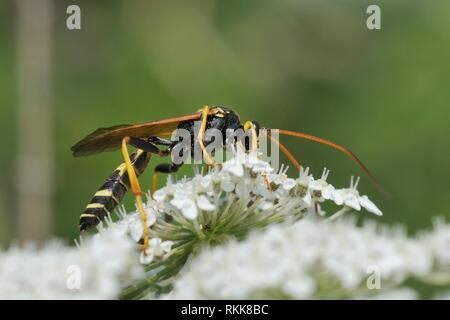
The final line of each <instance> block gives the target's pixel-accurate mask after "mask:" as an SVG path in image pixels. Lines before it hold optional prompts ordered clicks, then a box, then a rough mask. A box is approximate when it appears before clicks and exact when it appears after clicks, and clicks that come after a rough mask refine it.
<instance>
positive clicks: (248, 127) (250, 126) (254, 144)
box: [244, 121, 258, 152]
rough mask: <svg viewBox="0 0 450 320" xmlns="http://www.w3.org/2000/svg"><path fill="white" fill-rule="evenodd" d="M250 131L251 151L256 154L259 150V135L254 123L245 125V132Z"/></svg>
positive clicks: (248, 122)
mask: <svg viewBox="0 0 450 320" xmlns="http://www.w3.org/2000/svg"><path fill="white" fill-rule="evenodd" d="M248 130H251V133H252V136H251V137H252V144H251V151H252V152H256V150H257V149H258V135H257V132H256V127H255V125H254V124H253V122H252V121H247V122H245V124H244V132H245V133H247V131H248Z"/></svg>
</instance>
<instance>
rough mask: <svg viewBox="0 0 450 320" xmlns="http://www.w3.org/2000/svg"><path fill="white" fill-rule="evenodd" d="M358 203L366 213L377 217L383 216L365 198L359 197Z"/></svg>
mask: <svg viewBox="0 0 450 320" xmlns="http://www.w3.org/2000/svg"><path fill="white" fill-rule="evenodd" d="M359 203H360V204H361V206H362V207H363V208H364V209H366V210H367V211H369V212H372V213H374V214H376V215H377V216H382V215H383V212H381V210H380V209H378V207H377V206H376V205H375V204H374V203H373V202H372V201H370V200H369V198H368V197H367V196H362V197H359Z"/></svg>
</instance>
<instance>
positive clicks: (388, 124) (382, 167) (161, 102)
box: [0, 0, 450, 246]
mask: <svg viewBox="0 0 450 320" xmlns="http://www.w3.org/2000/svg"><path fill="white" fill-rule="evenodd" d="M30 2H32V1H30ZM37 2H39V1H37ZM49 4H50V5H49V7H50V10H51V12H52V14H51V15H52V16H53V18H52V20H51V23H50V27H51V35H50V40H51V41H50V44H49V46H50V48H49V52H50V53H51V57H50V62H51V63H50V71H49V72H50V76H51V78H50V84H51V86H50V88H49V95H50V103H49V104H51V106H49V107H48V108H49V110H50V111H49V114H50V119H49V122H50V123H51V126H50V127H49V128H50V130H51V135H50V139H49V140H50V141H48V143H50V144H51V149H52V150H53V151H52V152H51V154H50V155H49V156H50V159H52V160H53V164H52V165H50V168H51V172H52V178H51V181H50V186H51V188H50V190H51V192H50V194H49V195H46V196H47V197H48V199H49V201H50V204H51V209H50V212H49V214H50V220H51V221H50V226H49V228H50V229H49V230H50V231H47V232H46V233H47V234H45V235H44V236H49V235H56V236H58V237H62V238H65V239H67V240H68V241H69V240H71V239H72V238H74V237H76V236H77V235H78V231H77V225H78V219H79V214H80V212H81V211H82V210H83V209H84V206H85V205H86V204H87V202H88V201H89V200H90V198H91V196H92V195H93V193H94V192H95V191H96V190H97V188H98V187H99V186H100V185H101V184H102V182H103V180H104V179H105V178H106V177H107V176H108V175H109V174H110V173H111V171H112V170H113V169H114V168H115V166H116V165H117V164H119V163H120V162H121V155H120V153H119V152H115V153H105V154H99V155H96V156H93V157H87V158H77V159H76V158H73V157H72V156H71V152H70V151H69V148H70V147H71V146H72V145H73V144H74V143H75V142H77V141H78V140H79V139H80V138H82V137H84V136H85V135H86V134H88V133H90V132H91V131H92V130H94V129H95V128H97V127H102V126H110V125H114V124H121V123H132V122H141V121H146V120H151V119H160V118H167V117H172V116H176V115H181V114H186V113H190V112H192V111H194V110H197V109H198V108H199V107H201V106H203V105H205V104H210V105H212V104H223V105H227V106H232V107H234V108H235V109H236V110H237V111H238V112H239V113H240V115H241V118H242V119H256V120H258V121H259V122H260V123H261V124H262V125H264V126H266V127H273V128H286V129H291V130H297V131H302V132H306V133H311V134H314V135H318V136H321V137H325V138H328V139H330V140H333V141H336V142H339V143H341V144H343V145H345V146H347V147H349V148H350V149H352V150H353V151H354V152H355V153H356V154H357V155H358V156H359V157H360V158H361V159H362V160H363V161H364V162H365V163H366V165H367V166H368V167H369V168H370V169H371V171H372V172H373V173H374V174H375V175H376V177H377V178H378V180H379V181H380V182H381V184H382V185H383V187H384V188H385V189H386V190H388V192H389V193H390V195H391V197H390V198H389V199H387V198H384V197H383V196H382V195H381V194H380V193H379V192H378V191H377V190H376V189H375V188H374V187H373V186H372V185H371V184H370V182H369V181H368V180H367V179H366V178H365V177H362V181H361V183H360V190H361V192H362V193H366V194H368V195H369V196H370V197H371V198H372V199H373V200H374V202H375V203H376V204H377V205H378V206H379V207H380V208H381V209H382V210H383V212H384V216H383V217H380V218H376V219H377V220H378V221H380V222H383V223H387V224H394V223H400V224H405V225H406V226H407V228H408V231H410V232H414V231H416V230H420V229H424V228H427V227H429V226H430V225H431V222H432V220H433V218H434V217H438V216H441V217H446V218H449V217H450V206H449V199H448V198H449V196H450V182H449V178H450V165H449V161H450V150H449V146H450V143H449V142H450V125H449V124H450V121H449V119H450V106H449V101H450V90H449V85H450V68H449V66H450V62H449V57H450V19H449V18H448V16H449V12H450V2H449V1H445V0H442V1H440V0H435V1H424V0H422V1H406V0H404V1H401V0H399V1H376V0H373V1H360V0H353V1H350V0H346V1H333V0H326V1H325V0H320V1H318V0H308V1H307V0H277V1H273V0H272V1H269V0H247V1H238V0H231V1H230V0H227V1H218V0H200V1H176V2H175V1H144V0H131V1H130V0H127V1H125V0H122V1H118V0H116V1H92V0H90V1H87V0H85V1H61V0H60V1H49ZM70 4H77V5H79V6H80V7H81V22H82V30H73V31H70V30H68V29H67V28H66V18H67V17H68V15H67V14H66V8H67V6H68V5H70ZM369 4H377V5H379V6H380V7H381V26H382V28H381V30H374V31H371V30H368V29H367V27H366V19H367V17H368V14H366V8H367V6H368V5H369ZM39 15H40V11H37V12H35V14H34V16H35V18H36V19H37V21H38V22H39V21H40V20H39V19H40V16H39ZM20 23H21V22H20V19H18V6H17V3H15V2H14V1H5V0H1V1H0V133H1V137H2V146H1V149H0V181H1V184H0V243H1V244H2V245H3V246H5V245H7V244H9V243H10V242H11V241H12V239H15V238H16V237H17V234H18V232H19V231H18V229H19V228H20V226H19V224H18V222H17V221H18V215H19V214H21V213H20V212H19V211H18V206H19V204H18V202H19V201H20V199H19V198H20V197H18V195H17V192H18V191H17V190H20V186H18V181H20V180H17V170H19V169H18V168H20V166H18V165H17V158H18V157H17V153H18V150H19V148H20V146H19V144H20V141H19V140H18V138H17V137H18V134H17V133H18V131H19V128H18V121H19V114H20V113H18V112H17V110H18V108H19V104H20V101H23V99H22V98H21V97H20V95H26V94H27V92H24V91H23V90H22V91H20V90H18V84H17V83H18V81H19V80H18V76H17V74H18V68H20V64H21V63H22V62H21V55H20V54H19V53H18V50H19V49H18V47H19V46H18V41H17V36H18V25H19V24H20ZM22 23H23V22H22ZM25 38H26V36H25ZM30 38H33V36H30ZM32 40H33V39H31V41H32ZM34 40H37V43H39V39H34ZM32 51H33V50H31V57H33V53H32ZM28 53H30V52H28ZM22 56H23V55H22ZM30 59H31V60H32V58H30ZM38 82H39V79H38ZM35 125H36V126H37V128H39V123H38V124H35ZM36 131H37V132H33V134H34V135H35V136H36V137H37V136H39V135H40V132H39V130H36ZM38 140H39V139H38ZM282 141H283V142H285V144H286V146H288V147H289V148H290V149H291V150H292V151H293V153H294V154H295V155H296V156H297V157H298V158H299V159H300V160H301V162H302V163H303V164H305V165H307V166H310V167H312V169H313V173H314V174H315V175H319V176H320V174H321V172H322V168H323V167H324V166H326V167H327V168H330V169H331V175H330V178H329V181H330V182H331V183H333V184H334V185H335V186H344V185H347V184H348V183H349V178H350V176H351V175H362V174H361V172H360V171H359V169H358V167H357V166H355V165H354V163H352V162H351V161H350V160H349V159H348V158H346V157H345V156H344V155H341V154H339V153H337V152H336V151H334V150H332V149H328V148H326V147H324V146H321V145H318V144H313V143H310V142H307V141H300V140H296V139H294V138H284V139H283V140H282ZM158 161H159V160H156V161H154V162H153V163H152V166H150V168H149V170H147V173H146V174H145V175H144V176H143V179H142V180H141V181H142V184H143V185H144V187H146V188H148V186H149V185H150V172H151V169H152V167H153V164H155V163H157V162H158ZM282 161H283V162H287V160H286V159H284V158H283V160H282ZM38 172H39V168H34V170H31V171H30V172H27V177H28V179H30V181H35V182H36V183H38V184H39V178H40V175H39V174H37V173H38ZM191 172H192V169H191V168H184V169H183V170H182V171H181V172H180V173H179V174H178V175H179V176H181V175H183V174H189V173H191ZM291 173H292V174H295V173H294V172H293V171H292V172H291ZM160 182H161V183H163V181H160ZM44 194H45V193H44ZM125 204H126V206H127V208H129V209H131V208H133V205H132V197H131V196H130V195H128V197H127V200H126V201H125ZM29 214H33V212H31V213H30V212H29ZM363 216H364V217H366V218H372V217H370V216H369V214H364V215H363ZM35 218H36V219H39V217H35ZM30 227H31V228H32V227H33V226H32V225H31V226H30ZM22 238H23V237H22ZM24 238H27V237H26V235H25V237H24Z"/></svg>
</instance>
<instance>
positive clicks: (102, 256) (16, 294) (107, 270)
mask: <svg viewBox="0 0 450 320" xmlns="http://www.w3.org/2000/svg"><path fill="white" fill-rule="evenodd" d="M142 275H143V271H142V267H141V265H140V264H139V262H138V259H137V253H136V245H135V243H133V241H131V239H130V238H129V237H128V236H125V234H124V232H123V230H122V229H120V228H117V227H115V226H111V227H109V228H107V229H104V230H101V231H100V232H99V233H98V234H96V235H95V236H94V237H92V238H90V239H86V240H85V241H83V242H82V244H81V245H80V246H79V247H78V248H77V247H67V246H64V245H63V244H62V243H60V242H52V243H49V244H47V245H46V246H45V247H43V248H40V249H38V248H36V247H32V246H28V247H24V248H19V247H12V248H10V249H9V250H8V251H7V252H0V299H112V298H117V297H118V294H119V293H120V292H121V289H122V288H123V286H124V285H125V284H127V283H129V282H130V281H131V280H133V279H136V278H137V277H141V276H142Z"/></svg>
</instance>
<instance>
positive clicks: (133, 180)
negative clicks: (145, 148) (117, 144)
mask: <svg viewBox="0 0 450 320" xmlns="http://www.w3.org/2000/svg"><path fill="white" fill-rule="evenodd" d="M129 141H130V138H128V137H126V138H123V140H122V156H123V158H124V160H125V165H126V167H127V172H128V177H129V179H130V185H131V190H132V191H133V195H134V198H135V199H136V204H137V207H138V211H139V216H140V218H141V220H142V224H143V226H144V247H143V250H144V255H146V254H147V253H146V250H147V248H148V226H147V214H146V213H145V210H144V205H143V204H142V198H141V193H142V192H141V187H140V186H139V181H138V179H137V176H136V172H135V171H134V167H133V165H132V164H131V160H130V154H129V153H128V149H127V144H128V143H129Z"/></svg>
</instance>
